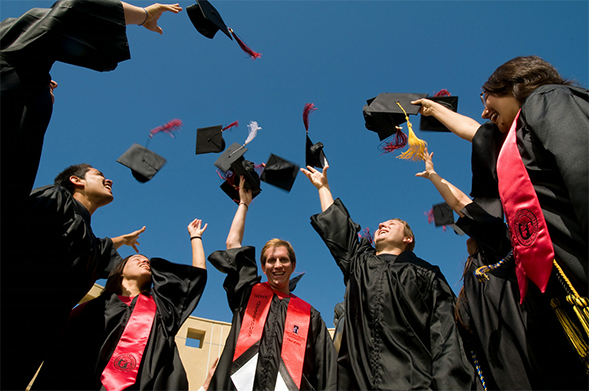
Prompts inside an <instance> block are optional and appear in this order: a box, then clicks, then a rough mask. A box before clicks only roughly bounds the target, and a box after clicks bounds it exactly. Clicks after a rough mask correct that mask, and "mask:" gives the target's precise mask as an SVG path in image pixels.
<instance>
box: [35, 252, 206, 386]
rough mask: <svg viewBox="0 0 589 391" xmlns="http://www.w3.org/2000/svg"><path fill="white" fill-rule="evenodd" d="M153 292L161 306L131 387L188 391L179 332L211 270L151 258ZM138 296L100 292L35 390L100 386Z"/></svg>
mask: <svg viewBox="0 0 589 391" xmlns="http://www.w3.org/2000/svg"><path fill="white" fill-rule="evenodd" d="M151 270H152V280H153V287H152V295H153V298H154V300H155V303H156V305H157V310H156V313H155V318H154V322H153V326H152V328H151V332H150V334H149V339H148V341H147V344H146V346H145V351H144V354H143V358H142V360H141V365H140V367H139V372H138V373H137V380H136V382H135V384H134V385H132V386H130V387H129V388H127V389H129V390H188V379H187V377H186V371H185V369H184V366H183V365H182V362H181V361H180V356H179V354H178V347H177V346H176V342H175V336H176V333H177V332H178V330H179V329H180V327H181V326H182V324H183V323H184V322H185V321H186V319H187V318H188V317H189V316H190V314H191V313H192V311H194V309H195V308H196V306H197V304H198V302H199V300H200V297H201V295H202V292H203V290H204V287H205V284H206V280H207V271H206V270H205V269H199V268H196V267H193V266H189V265H179V264H174V263H171V262H168V261H166V260H164V259H161V258H152V259H151ZM136 302H137V297H135V298H134V299H133V301H132V303H131V304H130V305H127V304H126V303H124V302H122V301H121V300H120V299H119V297H118V296H117V295H116V294H112V295H107V296H99V297H98V298H96V299H94V300H91V301H89V302H88V303H86V304H84V307H83V308H82V309H81V311H80V312H79V313H78V314H76V315H73V313H74V312H75V311H74V312H73V313H72V316H71V317H70V320H69V322H68V325H67V327H66V329H65V331H64V333H63V335H62V337H61V338H60V340H59V341H58V342H57V344H56V345H55V346H54V348H53V350H52V352H51V355H50V356H49V357H48V358H47V359H46V360H45V362H44V364H43V367H42V368H41V371H40V372H39V375H38V377H37V379H36V380H35V383H33V387H32V389H33V390H46V389H47V390H49V389H51V390H100V389H101V387H102V384H101V382H100V375H101V374H102V371H103V370H104V367H105V366H106V364H107V363H108V361H109V360H110V359H111V358H112V354H113V352H114V350H115V348H116V346H117V343H118V341H119V339H120V337H121V335H122V334H123V331H124V329H125V326H126V325H127V322H128V321H129V317H130V316H131V313H132V312H133V308H134V306H135V303H136Z"/></svg>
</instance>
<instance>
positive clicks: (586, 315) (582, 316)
mask: <svg viewBox="0 0 589 391" xmlns="http://www.w3.org/2000/svg"><path fill="white" fill-rule="evenodd" d="M552 263H553V264H554V267H555V268H556V270H557V271H558V274H560V276H561V277H562V279H563V280H564V281H565V282H566V284H567V286H568V287H569V290H570V291H571V292H572V294H570V295H568V296H567V298H566V299H567V301H568V302H569V304H571V305H572V306H573V310H575V314H577V318H579V321H580V322H581V325H583V329H585V333H586V334H587V336H589V300H587V298H586V297H582V296H581V295H579V293H577V291H576V290H575V287H573V284H572V283H571V281H570V280H569V279H568V278H567V276H566V275H565V274H564V271H563V270H562V268H561V267H560V265H559V264H558V263H557V262H556V259H554V260H553V261H552Z"/></svg>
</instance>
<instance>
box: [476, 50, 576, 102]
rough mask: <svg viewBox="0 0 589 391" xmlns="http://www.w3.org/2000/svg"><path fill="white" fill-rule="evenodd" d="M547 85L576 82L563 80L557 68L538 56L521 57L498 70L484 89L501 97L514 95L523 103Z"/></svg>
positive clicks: (573, 83)
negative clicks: (537, 89) (535, 91)
mask: <svg viewBox="0 0 589 391" xmlns="http://www.w3.org/2000/svg"><path fill="white" fill-rule="evenodd" d="M546 84H561V85H575V84H576V82H574V81H573V80H566V79H563V78H562V76H560V74H559V73H558V71H557V70H556V68H554V67H553V66H552V65H551V64H550V63H548V62H547V61H544V60H542V59H541V58H540V57H538V56H520V57H516V58H514V59H511V60H509V61H507V62H506V63H505V64H503V65H501V66H500V67H499V68H497V69H496V70H495V72H493V74H492V75H491V76H490V77H489V79H488V80H487V81H486V82H485V84H483V87H482V89H483V92H490V93H493V94H496V95H499V96H502V95H512V96H514V97H515V99H517V100H518V101H520V102H523V101H524V100H526V98H527V97H528V96H529V95H530V94H531V93H532V92H533V91H534V90H535V89H536V88H538V87H540V86H543V85H546Z"/></svg>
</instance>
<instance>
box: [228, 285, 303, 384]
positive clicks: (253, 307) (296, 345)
mask: <svg viewBox="0 0 589 391" xmlns="http://www.w3.org/2000/svg"><path fill="white" fill-rule="evenodd" d="M274 294H276V295H278V297H280V298H281V299H284V298H285V297H290V301H289V303H288V309H287V312H286V320H285V324H284V337H283V340H282V349H281V358H282V362H283V363H284V367H285V369H286V372H287V374H288V375H289V376H290V378H291V379H284V378H283V377H282V373H281V372H282V371H279V375H278V377H279V378H278V379H277V384H276V389H288V388H289V387H288V384H290V383H292V382H294V385H295V386H296V388H297V389H299V388H300V386H301V380H302V373H303V363H304V359H305V350H306V347H307V336H308V333H309V323H310V320H311V305H310V304H309V303H307V302H305V301H304V300H302V299H299V298H298V297H296V296H295V295H292V294H291V295H290V296H286V295H284V294H282V293H280V292H276V291H273V290H272V288H270V285H269V284H268V283H267V282H265V283H260V284H256V285H254V287H253V289H252V293H251V294H250V298H249V300H248V303H247V308H246V311H245V314H244V316H243V320H242V322H241V328H240V330H239V337H238V339H237V345H236V347H235V353H234V355H233V362H234V363H235V361H236V360H238V359H240V358H241V357H242V356H244V357H245V355H244V353H246V352H247V356H249V360H247V362H245V363H242V365H241V366H240V367H239V368H235V369H234V370H232V374H231V379H232V380H233V383H234V385H235V387H236V389H237V390H238V391H241V390H251V389H252V387H253V381H254V377H255V376H254V373H255V369H256V364H257V357H258V356H257V349H254V348H252V347H253V346H254V345H256V344H258V343H259V341H260V339H261V338H262V333H263V331H264V325H265V324H266V318H267V316H268V312H269V310H270V304H271V302H272V297H273V295H274ZM253 350H255V352H254V351H253ZM246 358H248V357H246ZM241 361H243V359H242V360H241Z"/></svg>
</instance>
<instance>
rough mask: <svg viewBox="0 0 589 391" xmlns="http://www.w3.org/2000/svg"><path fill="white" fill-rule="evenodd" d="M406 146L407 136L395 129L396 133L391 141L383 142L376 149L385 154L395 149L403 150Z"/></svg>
mask: <svg viewBox="0 0 589 391" xmlns="http://www.w3.org/2000/svg"><path fill="white" fill-rule="evenodd" d="M405 145H407V135H406V134H405V133H403V132H402V131H401V129H397V133H395V134H394V135H393V136H392V139H390V140H389V141H386V140H385V141H384V142H383V143H382V144H381V145H379V146H378V149H379V150H380V151H381V152H382V154H385V153H391V152H393V151H394V150H395V149H399V148H403V147H404V146H405Z"/></svg>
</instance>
